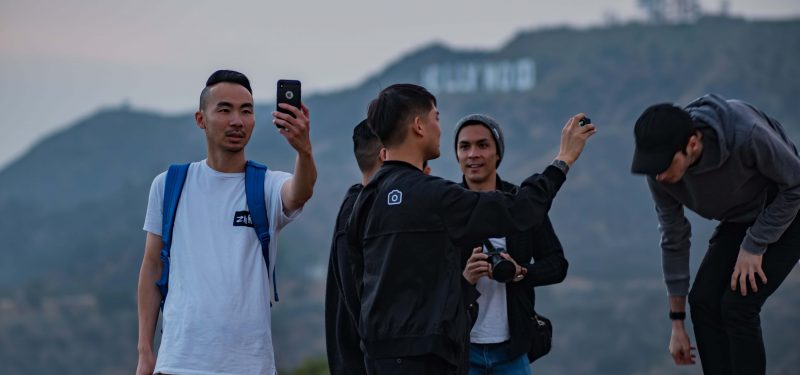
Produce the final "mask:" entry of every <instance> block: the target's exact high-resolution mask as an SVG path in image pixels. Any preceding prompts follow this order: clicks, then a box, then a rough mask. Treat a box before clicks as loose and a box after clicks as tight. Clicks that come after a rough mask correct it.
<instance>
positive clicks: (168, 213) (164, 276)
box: [156, 164, 189, 310]
mask: <svg viewBox="0 0 800 375" xmlns="http://www.w3.org/2000/svg"><path fill="white" fill-rule="evenodd" d="M188 171H189V164H173V165H170V167H169V170H168V171H167V181H166V183H165V184H164V205H163V208H162V210H161V215H162V216H161V245H162V246H161V263H162V265H163V267H162V268H161V278H159V279H158V281H156V285H157V286H158V290H159V292H161V309H162V310H163V309H164V302H165V301H166V300H167V292H169V258H170V248H171V247H172V227H173V226H174V224H175V213H176V212H177V211H178V202H179V201H180V199H181V192H182V191H183V183H184V181H186V175H187V173H188Z"/></svg>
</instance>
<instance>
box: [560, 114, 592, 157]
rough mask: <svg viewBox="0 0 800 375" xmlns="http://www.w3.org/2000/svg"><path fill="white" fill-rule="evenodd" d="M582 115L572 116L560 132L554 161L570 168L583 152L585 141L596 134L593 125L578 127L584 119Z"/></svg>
mask: <svg viewBox="0 0 800 375" xmlns="http://www.w3.org/2000/svg"><path fill="white" fill-rule="evenodd" d="M585 117H586V116H585V115H584V114H583V113H579V114H577V115H575V116H572V118H570V119H569V120H567V123H566V124H565V125H564V129H562V130H561V147H560V148H559V150H558V156H556V159H558V160H563V161H564V162H566V163H567V165H569V166H570V167H571V166H572V164H573V163H575V161H576V160H578V157H579V156H580V155H581V152H583V147H584V146H586V140H588V139H589V137H591V136H593V135H594V134H595V133H597V128H596V127H595V126H594V125H593V124H586V125H584V126H580V125H579V124H578V122H579V121H580V120H581V119H583V118H585Z"/></svg>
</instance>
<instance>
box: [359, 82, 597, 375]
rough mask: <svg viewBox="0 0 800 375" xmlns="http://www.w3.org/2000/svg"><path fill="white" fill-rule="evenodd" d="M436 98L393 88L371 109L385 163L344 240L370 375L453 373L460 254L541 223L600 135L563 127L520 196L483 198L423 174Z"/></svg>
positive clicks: (459, 344) (459, 341)
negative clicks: (552, 154) (546, 162)
mask: <svg viewBox="0 0 800 375" xmlns="http://www.w3.org/2000/svg"><path fill="white" fill-rule="evenodd" d="M438 117H439V113H438V111H437V110H436V98H434V96H433V95H431V94H430V93H429V92H428V91H427V90H426V89H425V88H424V87H420V86H417V85H411V84H398V85H393V86H390V87H388V88H386V89H384V90H383V91H381V93H380V94H379V95H378V97H377V98H376V99H374V100H373V101H372V103H370V106H369V115H368V121H369V124H370V127H371V128H372V130H373V131H374V132H375V134H377V135H378V137H379V138H380V139H381V143H383V145H384V147H385V148H386V161H385V162H384V164H383V166H382V167H381V168H380V169H379V170H378V172H377V173H376V174H375V176H374V177H373V178H372V180H371V181H370V183H369V185H367V186H365V187H364V189H363V190H362V192H361V194H360V195H359V197H358V198H357V200H356V204H355V206H354V208H353V214H352V216H351V217H350V222H349V224H348V229H347V236H348V241H349V248H350V251H351V255H352V259H351V260H352V262H353V274H354V277H355V281H356V290H357V292H358V295H359V299H360V302H361V312H360V317H359V324H358V327H359V334H360V336H361V339H362V343H363V348H364V350H365V354H366V357H367V358H366V362H367V372H368V373H369V374H381V375H382V374H415V375H423V374H437V375H441V374H452V373H457V371H458V370H459V366H460V365H461V364H462V363H463V362H465V361H466V360H465V358H466V349H467V343H468V338H467V335H468V333H469V324H468V322H467V313H466V305H465V304H464V296H463V293H462V288H464V283H466V280H465V279H464V278H463V277H462V275H461V273H462V267H461V266H462V261H461V251H460V249H461V248H463V247H465V246H470V245H472V244H475V243H479V242H480V241H481V239H484V238H490V237H503V236H506V235H508V234H510V233H513V232H519V231H525V230H528V229H530V228H531V227H533V226H536V225H539V224H541V223H542V222H543V220H544V219H545V217H546V214H547V211H548V209H549V208H550V204H551V203H552V200H553V198H554V197H555V194H556V192H557V191H558V189H559V188H560V187H561V184H562V183H563V182H564V180H565V178H566V175H565V174H564V170H565V169H566V168H567V167H568V166H569V165H571V164H572V163H574V162H575V160H577V158H578V156H579V155H580V153H581V152H582V151H583V147H584V146H585V144H586V140H587V139H588V138H589V137H590V136H591V135H593V134H594V133H595V132H596V130H595V128H594V126H592V125H586V126H583V127H580V126H578V121H579V120H580V119H582V118H583V117H584V116H583V115H577V116H574V117H572V118H571V119H569V121H567V124H566V126H565V127H564V130H563V131H562V138H561V147H560V152H559V154H558V156H557V157H556V160H555V161H554V163H553V165H551V166H548V167H547V168H546V169H545V170H544V172H543V173H542V174H535V175H532V176H530V177H529V178H528V179H526V180H525V181H524V182H523V183H522V185H521V186H520V188H519V191H518V192H517V194H515V195H512V194H507V193H503V192H500V191H493V192H485V193H478V192H472V191H469V190H465V189H464V188H462V187H461V186H459V185H458V184H456V183H454V182H451V181H446V180H443V179H441V178H438V177H433V176H426V175H425V174H423V173H422V170H421V168H422V163H423V161H424V160H430V159H435V158H437V157H439V136H440V134H441V129H440V127H439V118H438Z"/></svg>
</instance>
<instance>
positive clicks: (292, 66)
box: [0, 0, 800, 168]
mask: <svg viewBox="0 0 800 375" xmlns="http://www.w3.org/2000/svg"><path fill="white" fill-rule="evenodd" d="M637 3H638V2H637V0H616V1H612V0H606V1H602V0H556V1H551V0H404V1H392V2H390V1H383V0H335V1H325V0H317V1H308V0H289V1H282V2H278V1H274V0H260V1H242V0H228V1H208V0H135V1H108V0H47V1H44V0H1V1H0V113H2V114H3V116H2V120H0V168H2V167H4V166H5V165H7V164H8V163H10V162H13V160H14V159H15V158H18V157H19V156H21V155H22V154H23V153H24V152H25V151H27V150H28V149H29V148H30V147H31V146H32V145H33V144H35V143H36V142H37V141H39V140H41V139H42V137H45V136H47V135H48V134H51V133H52V132H54V131H58V130H60V129H63V128H64V127H66V126H69V125H71V124H74V123H75V122H76V121H78V120H80V119H81V118H84V117H86V116H90V115H91V114H92V113H94V112H96V111H97V110H99V109H102V108H108V107H116V106H120V105H123V104H126V105H130V106H132V107H134V108H139V109H147V110H155V111H160V112H165V113H184V112H186V113H188V112H190V111H194V110H195V107H196V105H197V97H198V95H199V92H200V90H201V89H202V87H203V84H204V83H205V79H206V78H207V77H208V75H209V74H210V73H211V72H213V71H214V70H216V69H220V68H228V69H234V70H239V71H241V72H243V73H245V74H247V75H248V76H249V77H250V80H251V82H252V85H253V89H254V97H255V99H256V101H259V102H265V101H269V100H272V98H273V97H274V91H275V89H274V86H275V81H277V80H278V79H281V78H293V79H300V80H301V81H302V82H303V91H304V96H308V95H312V94H314V93H320V92H327V91H332V90H336V89H341V88H346V87H348V86H351V85H354V84H357V83H359V82H360V81H361V80H362V79H364V78H366V77H367V76H369V75H371V74H374V73H377V72H379V71H380V70H382V69H383V68H385V67H386V66H387V65H388V64H390V63H391V62H393V61H395V60H396V59H398V58H400V57H401V56H403V55H404V54H407V53H409V52H411V51H413V50H415V49H416V48H419V47H421V46H424V45H426V44H429V43H432V42H440V43H444V44H446V45H448V46H450V47H454V48H465V49H476V48H477V49H494V48H499V47H501V46H502V45H503V43H505V42H506V41H508V40H509V39H510V38H511V37H513V35H515V34H516V33H517V32H519V31H521V30H532V29H537V28H542V27H548V26H555V25H569V26H574V27H578V28H583V27H592V26H598V25H602V24H604V23H607V22H608V20H609V19H612V18H613V19H616V20H618V21H622V22H626V21H630V20H641V19H643V18H644V12H643V11H642V10H641V9H640V8H639V7H638V6H637ZM728 3H729V12H730V14H732V15H736V16H744V17H747V18H754V19H776V18H777V19H781V18H796V17H800V1H797V0H759V1H755V0H728ZM720 4H721V0H700V5H701V7H702V8H703V10H704V11H706V12H707V13H718V12H719V10H720ZM312 111H313V109H312ZM312 126H313V124H312Z"/></svg>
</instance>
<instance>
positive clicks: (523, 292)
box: [455, 114, 567, 375]
mask: <svg viewBox="0 0 800 375" xmlns="http://www.w3.org/2000/svg"><path fill="white" fill-rule="evenodd" d="M455 149H456V159H457V161H458V164H459V167H460V168H461V172H462V173H463V179H462V182H461V185H462V186H463V187H464V188H466V189H469V190H472V191H495V190H498V191H502V192H506V193H510V194H516V192H517V191H518V189H519V187H518V186H516V185H514V184H512V183H509V182H506V181H503V180H501V179H500V176H499V175H498V174H497V167H499V166H500V162H501V161H502V160H503V155H504V153H505V140H504V137H503V130H502V129H501V128H500V125H499V124H498V123H497V121H495V120H494V119H493V118H491V117H489V116H486V115H482V114H474V115H469V116H466V117H464V118H462V119H461V120H459V121H458V123H457V124H456V135H455ZM564 172H565V173H566V172H567V169H565V170H564ZM483 240H488V241H490V242H491V244H492V245H493V247H495V248H496V249H500V248H502V249H505V250H506V251H507V252H504V253H501V256H502V257H503V258H505V259H506V260H508V261H509V262H511V264H513V265H514V272H513V277H512V278H511V279H510V280H504V279H502V278H501V277H493V276H496V275H493V274H492V273H490V264H489V263H488V262H487V258H488V256H487V255H486V254H484V252H483V251H482V250H483V249H484V246H483V245H481V243H480V242H477V243H475V244H472V245H471V246H469V247H466V248H465V251H464V253H465V254H464V255H465V258H469V261H468V262H467V266H466V268H465V269H464V272H463V275H464V278H465V279H466V280H467V281H468V282H469V283H470V284H471V285H474V288H476V289H477V291H478V292H479V293H480V297H479V298H478V300H477V317H476V321H475V324H474V325H473V327H472V330H471V332H470V350H469V352H470V355H469V357H470V358H469V360H470V374H476V375H477V374H486V373H491V374H496V375H522V374H530V373H531V369H530V365H529V363H530V361H529V359H528V355H527V353H528V352H529V351H530V349H531V337H532V336H533V334H534V333H533V332H532V331H533V329H534V326H533V324H536V322H537V321H536V320H533V319H531V317H532V316H533V314H534V304H535V296H534V287H536V286H542V285H549V284H555V283H559V282H561V281H563V280H564V278H565V277H566V276H567V260H566V259H565V258H564V251H563V249H562V247H561V243H560V242H559V240H558V237H557V236H556V233H555V231H554V230H553V225H552V224H551V223H550V218H549V217H548V216H547V215H545V217H544V219H543V220H542V222H541V223H540V224H539V225H536V226H533V227H531V228H530V229H528V230H524V231H519V232H514V233H511V234H508V235H507V236H506V237H499V238H489V239H483ZM475 246H477V247H475ZM473 247H474V250H473ZM531 258H533V260H534V261H535V262H534V263H531ZM511 275H512V274H510V275H509V276H511Z"/></svg>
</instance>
